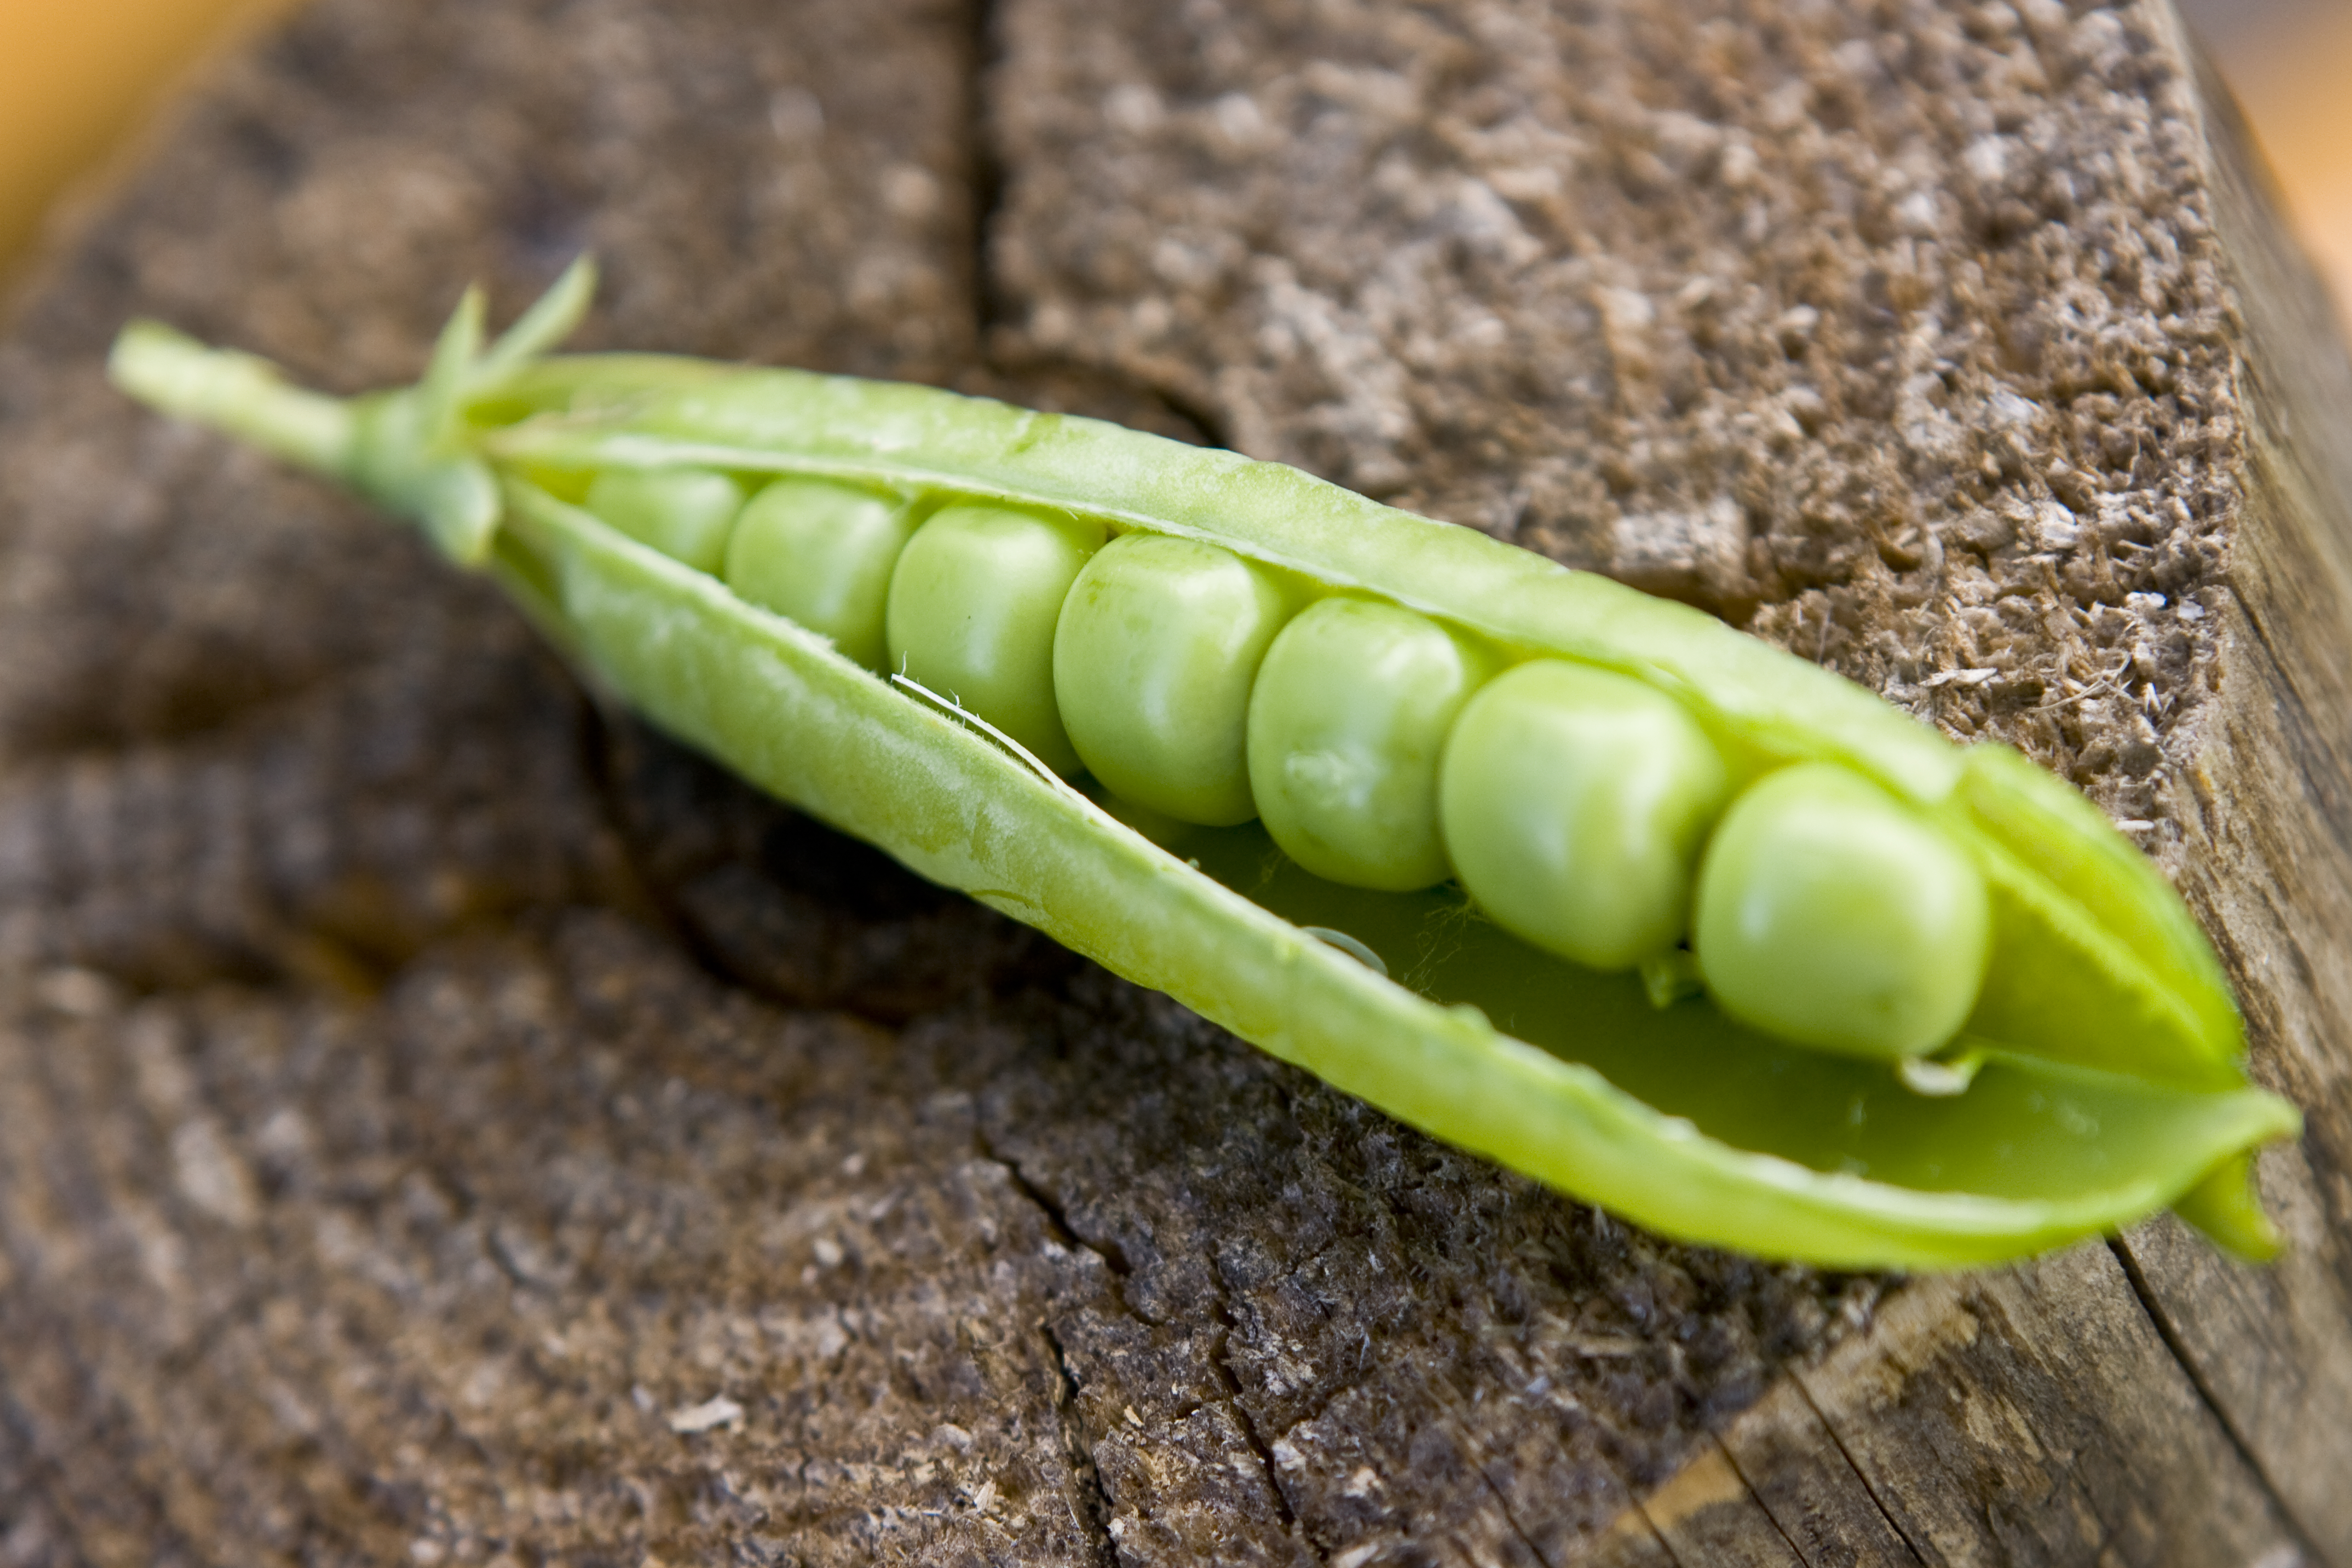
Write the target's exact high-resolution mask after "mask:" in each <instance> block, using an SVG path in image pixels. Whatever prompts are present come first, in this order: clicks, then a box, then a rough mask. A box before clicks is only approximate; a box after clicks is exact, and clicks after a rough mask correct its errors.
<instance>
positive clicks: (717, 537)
mask: <svg viewBox="0 0 2352 1568" xmlns="http://www.w3.org/2000/svg"><path fill="white" fill-rule="evenodd" d="M581 504H582V505H583V506H584V507H586V508H587V509H588V510H590V511H592V512H594V513H595V514H596V515H597V516H598V517H600V518H603V519H604V521H606V522H609V523H611V524H612V525H613V526H614V528H617V529H619V530H620V531H622V532H623V533H625V534H627V535H628V536H629V537H630V538H631V539H634V540H635V541H636V542H638V543H640V544H648V545H651V546H652V547H653V548H654V549H656V550H658V551H660V552H662V553H663V554H664V555H667V556H668V557H669V558H670V559H671V560H673V561H682V562H684V563H686V564H687V565H688V566H691V567H693V568H694V569H695V570H696V571H698V572H716V571H718V570H719V562H720V561H721V560H723V559H725V557H726V554H727V534H728V531H729V530H730V529H731V528H732V527H733V526H734V524H735V515H736V513H738V512H740V511H741V510H743V488H742V487H741V486H740V485H739V484H737V483H736V482H735V481H734V480H733V479H729V478H728V477H727V476H726V475H725V474H720V473H714V472H712V471H711V470H710V469H709V468H607V469H605V470H604V472H603V473H601V474H598V475H597V476H596V479H595V481H594V482H593V483H592V484H591V485H590V486H589V487H588V496H587V499H586V500H583V502H582V503H581Z"/></svg>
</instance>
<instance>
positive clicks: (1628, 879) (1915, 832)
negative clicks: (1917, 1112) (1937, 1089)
mask: <svg viewBox="0 0 2352 1568" xmlns="http://www.w3.org/2000/svg"><path fill="white" fill-rule="evenodd" d="M583 505H584V506H585V507H586V509H587V510H589V511H591V512H593V513H594V514H595V515H597V516H598V517H599V518H601V519H602V520H603V521H605V522H607V523H608V524H610V525H612V526H613V527H614V528H616V529H618V530H620V531H623V532H625V533H627V534H629V535H631V536H632V537H634V538H635V539H637V540H639V541H640V542H645V543H646V544H649V545H651V546H653V547H654V548H656V549H658V550H660V551H662V552H665V553H667V554H668V555H670V556H672V557H673V558H675V559H677V560H678V561H680V562H682V563H685V564H687V565H688V566H691V567H694V568H696V569H697V570H699V571H703V572H706V573H709V574H715V575H717V576H719V577H720V578H721V579H722V580H723V581H725V582H726V584H728V585H729V587H730V588H731V589H732V590H733V591H734V592H735V593H736V594H737V595H740V596H741V597H742V598H744V599H746V600H747V601H749V602H751V603H753V604H756V605H761V607H763V608H766V609H769V610H772V611H774V612H776V613H777V614H780V615H782V616H786V617H788V618H790V619H792V620H793V621H795V622H797V623H799V624H800V625H802V626H805V627H807V628H809V629H811V630H813V631H815V632H818V633H820V634H822V635H824V636H825V637H830V638H832V639H833V641H834V643H835V647H837V648H838V649H839V651H840V652H841V653H842V654H843V655H845V657H847V658H851V659H853V660H855V661H856V662H857V663H859V664H862V665H864V666H866V668H870V669H874V670H877V671H898V672H900V673H903V674H905V675H906V676H908V678H909V679H913V680H915V681H918V682H919V683H920V684H921V685H923V686H924V687H926V688H928V689H931V690H934V691H937V692H940V693H942V694H944V695H948V696H951V697H953V698H954V699H956V700H958V701H960V702H961V704H962V705H963V706H964V707H965V708H967V709H969V710H971V711H972V712H974V713H975V714H977V715H979V716H980V717H981V718H982V719H985V720H987V721H989V722H990V723H991V724H992V725H994V726H995V727H996V728H998V729H999V730H1001V731H1003V732H1005V733H1006V734H1008V735H1010V736H1012V737H1013V739H1014V740H1015V741H1018V742H1020V743H1021V744H1022V745H1023V746H1024V747H1026V748H1027V749H1028V750H1029V751H1030V752H1033V753H1034V755H1035V756H1036V757H1037V758H1038V759H1040V760H1041V761H1043V762H1044V763H1045V764H1046V765H1047V766H1049V767H1051V768H1053V769H1054V770H1055V771H1056V772H1058V773H1064V774H1074V773H1077V772H1079V771H1080V770H1081V769H1084V770H1086V771H1087V772H1090V773H1093V774H1094V776H1095V778H1096V779H1097V781H1098V782H1099V783H1100V784H1102V785H1103V786H1104V787H1105V788H1106V789H1107V790H1108V791H1109V792H1110V793H1111V794H1112V795H1115V796H1117V797H1118V798H1119V799H1120V800H1121V801H1123V802H1126V803H1129V805H1132V806H1136V807H1140V808H1142V812H1143V813H1144V814H1154V813H1156V814H1160V816H1165V817H1166V818H1170V819H1172V820H1173V821H1174V822H1177V823H1186V824H1196V825H1201V826H1234V825H1237V824H1241V823H1244V822H1247V821H1249V820H1251V819H1252V818H1254V817H1255V818H1258V819H1260V820H1262V821H1263V823H1264V826H1265V830H1266V832H1267V833H1268V834H1269V835H1270V836H1271V837H1272V838H1273V839H1274V842H1275V843H1276V845H1277V846H1279V847H1281V848H1282V850H1283V851H1284V852H1285V853H1286V854H1287V855H1289V856H1290V857H1291V858H1294V859H1296V860H1297V862H1298V863H1299V864H1300V865H1302V866H1303V867H1305V868H1307V870H1309V871H1312V872H1314V873H1316V874H1317V875H1318V876H1321V877H1324V878H1327V879H1330V880H1332V881H1334V882H1338V883H1340V884H1343V885H1346V886H1350V887H1358V888H1365V889H1382V890H1389V891H1404V890H1409V889H1418V888H1425V887H1429V886H1432V885H1434V884H1436V883H1439V882H1442V881H1444V880H1445V879H1447V878H1449V877H1453V878H1456V879H1459V881H1460V883H1461V885H1462V887H1463V889H1465V891H1466V892H1467V893H1468V894H1469V896H1470V897H1471V899H1472V900H1475V902H1476V903H1477V904H1478V905H1479V906H1480V907H1481V908H1482V909H1483V910H1485V911H1486V913H1487V914H1488V915H1489V916H1490V917H1491V918H1492V919H1493V920H1495V921H1496V922H1497V923H1498V924H1500V925H1501V926H1502V927H1504V928H1505V929H1506V930H1507V931H1511V932H1512V933H1513V934H1515V935H1517V937H1519V938H1520V939H1522V940H1524V941H1526V942H1530V943H1532V944H1534V945H1535V946H1537V947H1539V948H1542V949H1545V950H1546V951H1549V952H1555V953H1558V954H1559V955H1561V956H1563V957H1566V958H1569V959H1570V960H1573V961H1575V962H1577V963H1582V964H1586V965H1588V966H1590V967H1592V968H1596V969H1601V970H1622V969H1627V968H1632V967H1635V966H1638V965H1643V964H1648V963H1657V962H1659V961H1661V960H1666V959H1669V958H1671V957H1673V956H1675V955H1678V953H1679V950H1680V949H1681V948H1682V947H1683V944H1684V943H1685V942H1687V943H1688V949H1689V955H1690V957H1691V958H1692V959H1695V962H1696V970H1697V973H1698V974H1699V976H1700V977H1701V978H1702V979H1703V981H1704V984H1705V985H1706V990H1707V992H1708V993H1709V994H1711V995H1712V996H1713V997H1714V999H1715V1001H1716V1002H1717V1005H1720V1006H1721V1007H1723V1008H1724V1009H1725V1010H1726V1011H1727V1012H1728V1013H1730V1014H1731V1015H1733V1016H1736V1017H1738V1018H1740V1019H1742V1020H1744V1021H1746V1022H1748V1023H1749V1024H1752V1025H1755V1026H1758V1027H1760V1028H1762V1029H1765V1030H1766V1031H1768V1032H1769V1033H1772V1034H1774V1035H1777V1036H1779V1037H1782V1038H1785V1039H1788V1040H1790V1041H1793V1042H1795V1043H1798V1044H1801V1045H1806V1046H1811V1047H1817V1048H1820V1049H1823V1050H1829V1051H1835V1052H1840V1053H1843V1054H1848V1055H1854V1056H1862V1057H1870V1058H1896V1059H1899V1058H1912V1057H1916V1056H1920V1055H1924V1054H1926V1053H1928V1052H1931V1051H1934V1050H1936V1049H1937V1048H1938V1047H1941V1046H1943V1045H1945V1044H1946V1043H1947V1042H1948V1041H1949V1040H1950V1039H1951V1038H1952V1037H1953V1036H1954V1035H1955V1034H1956V1033H1957V1032H1958V1030H1959V1029H1960V1028H1961V1026H1963V1025H1964V1023H1965V1022H1966V1021H1967V1018H1968V1016H1969V1013H1970V1011H1971V1010H1972V1008H1973V1007H1974V1005H1975V1001H1976V996H1977V992H1978V990H1979V985H1980V984H1981V982H1982V978H1983V974H1984V969H1985V963H1986V959H1987V955H1988V952H1989V949H1990V924H1991V920H1990V904H1989V900H1988V897H1987V893H1986V889H1985V885H1984V881H1983V879H1982V877H1981V875H1980V874H1979V872H1978V870H1977V869H1976V868H1975V867H1974V866H1973V865H1972V864H1971V863H1970V862H1969V859H1968V858H1967V857H1966V856H1965V855H1964V854H1962V853H1961V852H1960V851H1959V850H1958V848H1956V847H1954V846H1953V845H1952V844H1951V843H1950V842H1949V841H1948V839H1946V838H1945V837H1943V836H1942V835H1941V834H1940V833H1939V832H1937V830H1936V829H1935V828H1934V827H1933V826H1930V825H1929V824H1927V822H1925V821H1923V820H1922V819H1920V818H1919V817H1917V816H1915V815H1914V814H1912V813H1911V812H1910V811H1909V810H1907V809H1906V807H1904V806H1903V805H1901V804H1900V803H1898V802H1897V801H1896V800H1895V799H1894V798H1893V797H1892V796H1890V795H1887V794H1885V792H1884V791H1883V790H1881V789H1880V788H1879V787H1878V786H1876V785H1875V784H1872V783H1870V782H1869V781H1867V780H1865V779H1864V778H1862V777H1861V776H1860V775H1858V774H1856V773H1852V772H1850V771H1849V770H1846V769H1844V768H1841V767H1838V766H1835V765H1832V764H1828V763H1806V764H1799V765H1794V766H1789V767H1784V768H1780V769H1778V770H1777V771H1773V772H1770V773H1766V774H1764V775H1763V776H1762V777H1761V778H1759V779H1754V780H1750V781H1740V780H1737V779H1735V778H1734V776H1733V771H1732V769H1731V768H1730V767H1728V766H1727V763H1726V760H1725V757H1724V755H1723V753H1722V752H1721V751H1720V750H1719V749H1718V748H1717V745H1716V744H1715V743H1714V742H1712V741H1711V740H1710V739H1709V737H1708V736H1707V734H1706V731H1705V730H1704V729H1703V728H1702V727H1701V726H1700V725H1699V724H1698V723H1697V722H1696V721H1695V720H1694V719H1693V717H1692V716H1691V714H1690V713H1689V712H1688V711H1686V710H1685V709H1684V708H1683V707H1682V706H1681V705H1679V704H1678V703H1676V702H1675V700H1673V699H1672V698H1670V697H1668V696H1667V695H1665V694H1664V693H1663V692H1661V691H1659V690H1657V689H1654V688H1653V687H1650V686H1648V685H1645V684H1643V682H1641V681H1639V680H1637V679H1633V678H1632V677H1629V676H1625V675H1622V674H1618V673H1615V672H1612V671H1608V670H1603V669H1599V668H1591V667H1588V666H1583V665H1579V664H1575V663H1571V662H1569V661H1566V660H1562V659H1558V658H1534V659H1528V660H1524V661H1521V662H1517V663H1510V662H1508V661H1507V659H1505V658H1503V657H1501V656H1499V655H1498V654H1497V653H1496V650H1494V649H1493V648H1491V647H1486V646H1485V645H1483V644H1482V643H1480V642H1479V641H1478V640H1477V639H1475V638H1474V637H1470V636H1468V635H1466V634H1465V632H1463V631H1462V630H1461V629H1460V628H1457V627H1454V626H1448V625H1446V624H1445V623H1444V622H1442V621H1439V620H1436V619H1433V618H1432V617H1430V616H1423V615H1421V614H1418V613H1416V612H1414V611H1412V610H1408V609H1404V608H1402V607H1401V606H1399V605H1394V604H1392V603H1390V602H1387V601H1384V600H1380V599H1374V598H1370V597H1365V596H1361V595H1347V594H1334V593H1331V592H1329V591H1328V589H1323V588H1321V587H1320V586H1319V585H1318V584H1311V583H1301V582H1298V581H1295V580H1291V579H1289V578H1288V577H1287V576H1286V574H1279V573H1276V572H1275V571H1272V570H1270V569H1268V568H1266V567H1265V566H1264V565H1262V564H1260V563H1254V562H1251V561H1248V560H1245V559H1244V558H1243V557H1241V556H1239V555H1237V554H1234V552H1230V551H1227V550H1223V549H1221V548H1219V547H1217V546H1214V545H1211V544H1207V543H1203V542H1199V541H1195V540H1192V539H1186V538H1181V537H1177V536H1173V535H1166V534H1157V533H1152V532H1148V531H1129V532H1123V533H1118V534H1116V535H1114V534H1113V533H1112V531H1111V530H1109V529H1108V527H1107V526H1106V525H1104V524H1103V523H1101V522H1099V521H1094V520H1090V519H1086V518H1081V517H1073V516H1068V515H1058V514H1045V513H1037V512H1030V511H1025V510H1015V509H1012V508H1008V507H1003V506H997V505H988V504H974V503H970V502H962V501H955V502H950V504H946V505H943V506H939V507H937V508H936V510H930V509H928V508H926V507H925V506H924V505H923V504H922V503H921V502H915V503H909V502H908V501H907V500H903V499H901V498H897V497H888V496H884V495H880V494H877V493H875V492H872V491H869V490H865V489H856V488H854V487H851V486H847V485H844V484H840V483H837V482H834V481H831V480H826V479H800V478H788V479H778V480H775V481H773V482H771V483H769V484H767V485H765V486H764V487H763V488H761V489H759V490H758V491H757V493H755V494H752V495H751V496H750V497H749V499H748V500H747V499H746V495H745V490H744V489H743V487H742V486H741V485H740V484H739V482H738V481H737V480H736V479H734V478H732V477H730V475H727V474H724V473H719V472H715V471H710V470H707V469H689V468H665V469H650V470H641V469H614V470H608V471H606V472H604V473H602V474H600V475H598V476H596V477H595V479H593V481H592V482H591V484H590V485H589V487H588V488H587V489H586V492H585V495H584V498H583Z"/></svg>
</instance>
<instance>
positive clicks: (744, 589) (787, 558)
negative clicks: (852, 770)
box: [726, 479, 915, 670]
mask: <svg viewBox="0 0 2352 1568" xmlns="http://www.w3.org/2000/svg"><path fill="white" fill-rule="evenodd" d="M914 531H915V519H914V516H913V514H912V512H911V510H910V509H909V508H908V507H907V506H906V504H905V503H904V502H901V501H898V500H891V499H888V498H886V497H883V496H880V495H877V494H876V493H874V492H873V491H871V490H862V489H854V488H852V487H850V486H848V485H841V484H835V483H832V482H831V481H829V480H825V479H778V480H777V481H776V482H775V483H774V484H772V485H770V486H768V487H767V488H766V489H763V490H761V492H760V493H759V494H758V495H755V496H753V497H752V498H751V500H750V502H748V503H747V504H746V505H745V506H744V508H743V513H742V515H741V516H740V517H739V518H737V519H736V521H735V531H734V533H733V534H732V536H730V538H729V540H728V542H727V563H726V578H727V585H728V586H729V587H730V588H732V589H734V590H735V592H736V593H738V594H740V595H742V596H743V597H744V598H746V599H748V600H750V601H751V603H752V604H755V605H759V606H760V607H761V609H765V610H773V611H775V612H776V614H778V615H780V616H784V617H786V618H787V619H790V620H793V621H797V622H799V623H800V624H801V625H802V626H806V627H807V628H808V629H809V630H811V631H813V632H820V633H822V634H824V636H826V637H831V638H832V639H833V644H834V647H837V648H839V649H840V650H841V654H842V657H843V658H847V659H850V660H852V661H853V662H855V663H857V664H862V665H864V666H865V667H866V668H868V669H874V670H879V669H881V668H883V667H884V664H885V662H886V661H887V658H889V650H888V647H887V644H886V640H885V638H884V635H883V631H884V626H883V619H884V612H885V610H886V609H887V605H888V603H889V598H890V571H891V568H892V567H894V566H896V565H897V564H898V552H900V551H902V550H904V549H905V548H906V547H907V541H908V539H909V538H911V537H912V536H913V534H914Z"/></svg>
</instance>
